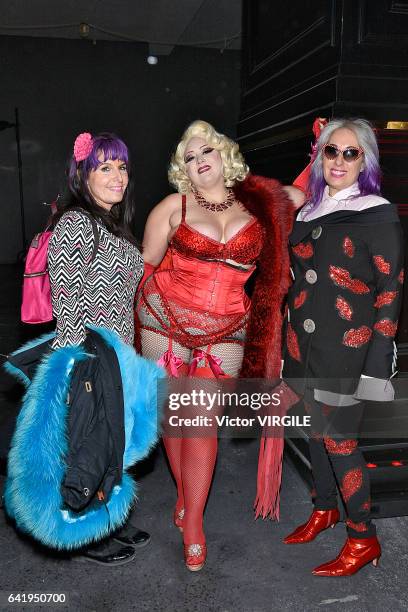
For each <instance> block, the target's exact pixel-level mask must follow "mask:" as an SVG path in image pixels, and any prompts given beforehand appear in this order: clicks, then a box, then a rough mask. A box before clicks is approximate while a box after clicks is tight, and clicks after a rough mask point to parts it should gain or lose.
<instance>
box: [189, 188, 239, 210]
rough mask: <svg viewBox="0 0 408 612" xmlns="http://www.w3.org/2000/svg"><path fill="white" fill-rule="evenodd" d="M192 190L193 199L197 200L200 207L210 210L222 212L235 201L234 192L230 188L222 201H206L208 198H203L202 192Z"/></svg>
mask: <svg viewBox="0 0 408 612" xmlns="http://www.w3.org/2000/svg"><path fill="white" fill-rule="evenodd" d="M192 192H193V194H194V197H195V201H196V202H197V204H198V205H199V206H201V207H202V208H205V209H206V210H209V211H210V212H215V213H218V212H224V210H227V209H228V208H230V207H231V206H232V205H233V204H234V203H235V202H236V199H235V194H234V192H233V190H232V189H228V195H227V198H226V199H225V200H224V201H223V202H208V200H206V199H205V197H204V196H203V194H202V193H200V192H199V191H197V190H196V189H192Z"/></svg>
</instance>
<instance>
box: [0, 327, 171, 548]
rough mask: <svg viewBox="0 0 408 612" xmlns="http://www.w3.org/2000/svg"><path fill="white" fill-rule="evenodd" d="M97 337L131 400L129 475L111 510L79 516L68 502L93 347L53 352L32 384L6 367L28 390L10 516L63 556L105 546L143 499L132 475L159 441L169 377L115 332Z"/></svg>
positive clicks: (12, 461) (14, 456)
mask: <svg viewBox="0 0 408 612" xmlns="http://www.w3.org/2000/svg"><path fill="white" fill-rule="evenodd" d="M94 332H97V333H98V334H99V335H100V336H101V337H102V339H103V340H104V342H105V343H106V344H107V345H108V346H109V347H111V348H113V349H114V351H115V353H116V356H117V358H118V362H119V367H120V373H121V377H122V388H123V399H124V422H125V450H124V455H123V470H124V473H123V476H122V481H121V482H120V484H119V485H116V486H115V487H114V488H113V490H112V492H111V495H110V497H109V499H108V500H107V503H106V505H99V506H91V507H88V508H86V509H85V510H83V511H82V512H73V511H71V510H68V509H65V508H64V504H63V500H62V496H61V484H62V482H63V479H64V474H65V469H66V466H65V461H64V458H65V456H66V453H67V449H68V441H67V436H66V433H67V417H68V410H69V406H68V403H67V395H68V391H69V387H70V381H71V377H72V373H73V368H74V365H75V364H76V363H78V362H79V361H82V360H84V359H87V358H88V357H89V355H88V354H87V353H86V352H85V349H84V348H83V347H82V346H70V347H65V348H60V349H58V350H56V351H51V352H50V353H48V354H46V355H45V356H44V358H43V359H42V360H41V362H40V363H39V365H38V367H37V369H36V371H35V375H34V377H33V379H32V381H30V380H29V378H28V377H27V376H26V374H25V373H24V372H22V371H21V370H19V369H17V368H16V367H15V366H13V365H12V364H11V363H9V362H8V363H6V365H5V367H6V369H7V370H8V372H9V373H11V374H12V375H14V376H16V377H17V378H18V379H19V380H20V381H21V382H23V384H24V385H25V386H26V387H27V391H26V394H25V396H24V399H23V404H22V408H21V411H20V414H19V416H18V419H17V426H16V431H15V433H14V436H13V440H12V446H11V450H10V453H9V458H8V477H7V481H6V488H5V506H6V510H7V513H8V514H9V516H10V517H12V518H13V519H14V520H15V522H16V524H17V526H18V527H19V528H20V529H21V530H23V531H25V532H26V533H28V534H30V535H31V536H33V537H34V538H35V539H37V540H39V541H40V542H41V543H42V544H45V545H46V546H49V547H52V548H57V549H62V550H64V549H65V550H69V549H75V548H79V547H81V546H83V545H85V544H87V543H89V542H91V541H96V540H99V539H101V538H103V537H105V536H107V535H109V534H110V533H112V532H113V531H115V530H116V529H117V528H118V527H120V526H121V525H123V523H124V522H125V520H126V518H127V515H128V513H129V510H130V508H131V506H132V503H133V501H134V497H135V493H136V486H135V483H134V481H133V479H132V478H131V476H130V475H129V474H126V472H125V470H126V469H127V468H130V467H131V466H132V465H134V464H135V463H136V462H137V461H139V460H140V459H143V458H144V457H146V456H147V455H148V453H149V452H150V450H151V449H152V447H153V445H154V444H155V442H156V441H157V437H158V404H160V396H161V394H160V393H159V394H158V384H157V383H158V381H159V379H163V378H164V377H165V373H164V371H163V370H162V369H161V368H159V367H158V366H157V365H156V364H155V363H154V362H152V361H149V360H147V359H144V358H143V357H140V356H139V355H137V354H136V353H135V351H134V349H133V348H132V347H131V346H128V345H126V344H124V343H123V342H122V341H121V340H120V338H119V336H118V335H117V334H116V333H115V332H112V331H110V330H107V329H102V328H94ZM53 337H54V334H49V335H47V336H44V337H42V338H39V339H37V340H35V341H33V342H30V343H27V344H26V345H25V346H23V347H22V348H21V349H19V350H18V351H16V352H15V353H13V355H17V354H19V353H22V352H23V351H26V350H30V349H32V348H34V347H36V346H38V345H39V344H41V343H43V342H45V341H47V340H50V339H52V338H53Z"/></svg>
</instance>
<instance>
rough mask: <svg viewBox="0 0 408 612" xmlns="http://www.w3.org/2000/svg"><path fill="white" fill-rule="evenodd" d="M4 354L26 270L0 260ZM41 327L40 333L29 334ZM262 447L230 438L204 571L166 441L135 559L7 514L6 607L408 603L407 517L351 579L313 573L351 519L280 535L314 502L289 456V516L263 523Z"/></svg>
mask: <svg viewBox="0 0 408 612" xmlns="http://www.w3.org/2000/svg"><path fill="white" fill-rule="evenodd" d="M0 268H3V269H2V270H0V282H2V287H3V289H4V291H3V292H2V297H1V298H0V343H1V344H0V352H2V353H5V352H8V351H9V350H11V349H13V348H15V347H16V346H17V345H18V343H19V342H20V341H21V340H22V339H23V337H24V336H27V332H26V331H25V330H23V329H22V328H21V327H20V326H19V324H18V312H17V306H18V302H19V296H18V282H17V281H16V272H17V268H15V269H13V268H11V267H6V266H2V267H1V266H0ZM30 333H31V332H30ZM18 395H19V393H18V389H17V388H16V387H14V386H13V383H12V381H11V380H10V379H9V378H8V377H7V376H6V375H2V376H1V378H0V399H1V400H2V404H1V408H0V432H1V433H0V456H4V454H5V449H6V447H7V441H8V437H9V433H10V431H11V430H12V424H13V418H14V415H15V412H16V406H17V401H18ZM257 447H258V444H257V441H256V440H238V441H234V440H221V441H220V448H219V457H218V464H217V469H216V473H215V478H214V483H213V487H212V491H211V495H210V497H209V501H208V506H207V510H206V515H205V529H206V534H207V545H208V561H207V564H206V566H205V567H204V569H203V570H202V571H201V572H198V573H195V574H194V573H190V572H188V571H187V570H186V569H185V567H184V564H183V559H182V541H181V536H180V534H179V532H178V530H177V529H175V527H173V525H172V510H173V505H174V502H175V487H174V485H173V482H172V479H171V476H170V474H169V471H168V468H167V464H166V461H165V459H164V456H163V453H162V450H161V448H160V447H158V448H157V449H156V451H155V452H154V453H153V455H152V456H151V457H150V459H149V460H147V461H145V462H144V463H143V464H142V465H139V467H138V468H137V472H138V474H136V477H137V480H138V482H139V485H140V486H139V504H138V507H139V526H140V527H141V528H145V529H146V530H147V531H149V532H150V533H151V534H152V541H151V543H150V545H149V546H148V547H146V548H144V549H141V550H140V551H139V552H138V555H137V558H136V560H135V561H134V562H132V563H130V564H128V565H125V566H121V567H116V568H111V569H108V568H104V567H100V566H96V565H93V564H84V563H78V562H77V561H72V560H71V559H69V558H65V557H63V556H58V555H54V554H50V553H47V551H45V550H44V549H41V548H40V547H39V546H37V545H36V544H35V543H34V542H32V541H30V540H29V539H27V538H24V537H21V536H19V535H18V534H17V533H16V532H15V531H14V529H13V527H12V526H11V525H9V524H8V523H7V522H6V518H5V516H4V513H3V511H0V542H1V548H0V550H1V555H0V610H7V611H8V610H13V609H18V610H32V609H37V610H38V609H44V610H46V609H48V610H50V609H52V610H72V611H74V610H75V611H79V612H82V611H88V610H89V611H93V610H95V611H98V612H100V611H105V610H107V611H111V610H112V611H118V612H127V611H131V610H135V611H144V610H148V611H155V610H158V611H159V610H160V611H162V610H164V611H168V612H173V611H174V612H176V611H177V612H179V611H181V612H184V611H188V612H190V611H191V612H193V611H217V612H230V611H231V612H232V611H233V610H236V611H240V612H241V611H242V612H269V611H272V612H274V611H275V610H276V611H278V610H294V611H299V612H300V611H303V610H305V611H321V610H328V611H333V612H335V611H337V610H339V611H340V610H341V611H342V612H348V611H358V612H360V611H361V612H363V611H364V612H365V611H367V612H374V611H377V610H378V611H380V610H385V609H389V610H393V611H394V612H397V611H400V610H401V611H402V610H407V609H408V594H407V570H408V518H407V517H402V518H393V519H383V520H380V521H377V526H378V532H379V537H380V539H381V544H382V547H383V556H382V558H381V561H380V564H379V567H378V568H377V569H375V568H373V566H372V565H370V566H367V567H366V568H364V569H363V570H361V571H360V572H359V574H357V575H356V576H354V577H350V578H337V579H336V578H318V577H315V576H313V575H312V574H311V573H310V570H311V569H312V568H313V567H315V566H316V565H318V564H320V563H322V562H323V561H327V560H329V559H331V558H333V557H334V556H336V554H337V552H338V551H339V549H340V548H341V546H342V544H343V542H344V539H345V529H344V525H338V526H337V527H336V529H334V530H328V531H326V532H324V533H323V534H321V535H320V537H319V538H318V539H317V540H316V541H315V542H312V543H310V544H307V545H304V546H293V547H290V546H285V545H284V544H283V543H282V538H283V537H284V535H285V534H286V533H288V532H289V531H291V530H292V528H293V527H294V526H295V525H297V524H299V523H300V522H303V521H304V519H305V518H306V517H307V516H308V514H309V512H310V509H311V506H310V502H309V498H308V492H307V491H306V488H305V487H304V485H303V483H302V481H301V480H300V478H299V476H298V475H297V472H296V470H295V469H294V467H293V466H292V464H291V463H290V461H286V462H285V465H284V477H283V489H282V503H281V521H280V522H279V523H273V522H271V521H262V520H258V521H254V519H253V513H252V510H251V507H252V501H253V498H254V493H255V478H256V464H257V450H258V448H257ZM22 591H24V592H26V593H29V592H31V593H35V592H37V593H38V592H42V593H45V592H46V593H52V592H54V593H65V594H66V598H67V604H65V605H63V604H53V605H48V606H47V607H42V606H39V605H38V604H37V605H34V604H33V605H31V606H28V605H27V606H23V605H17V606H16V605H14V606H11V605H10V604H9V603H7V601H6V599H7V595H8V594H9V593H11V592H13V593H16V592H22Z"/></svg>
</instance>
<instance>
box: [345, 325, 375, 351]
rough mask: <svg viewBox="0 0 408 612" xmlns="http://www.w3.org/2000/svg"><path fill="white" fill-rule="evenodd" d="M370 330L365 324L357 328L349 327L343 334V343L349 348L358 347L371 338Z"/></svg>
mask: <svg viewBox="0 0 408 612" xmlns="http://www.w3.org/2000/svg"><path fill="white" fill-rule="evenodd" d="M371 334H372V331H371V329H370V328H369V327H367V326H366V325H362V326H361V327H358V328H357V329H349V330H348V331H347V332H346V333H345V334H344V336H343V344H344V345H345V346H349V347H350V348H360V346H363V345H364V344H367V342H368V341H369V340H370V338H371Z"/></svg>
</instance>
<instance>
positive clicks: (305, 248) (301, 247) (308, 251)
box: [292, 242, 313, 259]
mask: <svg viewBox="0 0 408 612" xmlns="http://www.w3.org/2000/svg"><path fill="white" fill-rule="evenodd" d="M292 251H293V252H294V254H295V255H297V256H298V257H301V258H302V259H310V258H311V257H313V247H312V245H311V243H310V242H307V243H306V244H304V243H303V242H299V244H297V245H296V246H294V247H292Z"/></svg>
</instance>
